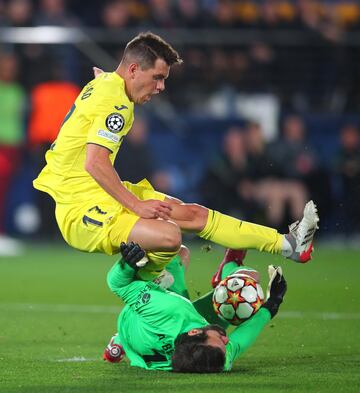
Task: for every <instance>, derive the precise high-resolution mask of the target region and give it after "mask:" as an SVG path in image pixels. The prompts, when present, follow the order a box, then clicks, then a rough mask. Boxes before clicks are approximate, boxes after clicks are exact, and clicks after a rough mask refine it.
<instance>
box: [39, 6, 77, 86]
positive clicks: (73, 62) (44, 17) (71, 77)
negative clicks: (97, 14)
mask: <svg viewBox="0 0 360 393" xmlns="http://www.w3.org/2000/svg"><path fill="white" fill-rule="evenodd" d="M34 24H35V25H36V26H64V27H73V26H78V25H79V20H78V19H77V18H76V17H74V16H73V15H72V14H70V13H69V11H68V9H67V6H66V0H40V4H39V9H38V12H37V14H36V17H35V18H34ZM46 51H47V53H50V54H51V57H53V58H54V60H55V62H56V63H58V64H60V66H61V68H62V70H63V78H64V79H66V80H68V81H72V82H74V83H79V82H80V80H81V77H80V69H79V67H80V64H79V53H78V51H77V49H76V47H75V46H74V45H72V44H56V45H47V48H46Z"/></svg>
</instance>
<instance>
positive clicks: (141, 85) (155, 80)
mask: <svg viewBox="0 0 360 393" xmlns="http://www.w3.org/2000/svg"><path fill="white" fill-rule="evenodd" d="M169 71H170V67H169V66H168V65H167V64H166V62H165V61H164V60H162V59H157V60H156V61H155V64H154V66H153V67H152V68H148V69H142V68H141V66H140V65H136V67H135V68H134V69H133V71H132V73H131V82H132V83H131V91H130V92H129V93H130V96H131V100H132V101H133V102H134V103H136V104H144V103H145V102H148V101H150V100H151V97H152V96H153V95H155V94H159V93H161V92H162V91H164V90H165V79H166V78H167V77H168V76H169Z"/></svg>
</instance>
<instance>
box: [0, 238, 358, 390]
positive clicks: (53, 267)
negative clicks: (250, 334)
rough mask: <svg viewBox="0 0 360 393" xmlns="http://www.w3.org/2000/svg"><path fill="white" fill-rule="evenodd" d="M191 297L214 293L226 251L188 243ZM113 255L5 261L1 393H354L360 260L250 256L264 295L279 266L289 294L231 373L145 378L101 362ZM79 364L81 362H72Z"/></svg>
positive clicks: (113, 311) (112, 310) (36, 250)
mask: <svg viewBox="0 0 360 393" xmlns="http://www.w3.org/2000/svg"><path fill="white" fill-rule="evenodd" d="M191 250H192V263H191V266H190V268H189V271H188V273H187V278H188V283H189V289H190V294H191V295H192V297H196V296H197V295H198V294H203V293H204V292H206V291H207V290H208V289H209V284H208V281H209V278H210V276H211V274H212V272H213V271H214V270H215V268H216V266H217V263H218V262H219V260H220V259H221V256H222V250H221V248H217V247H214V248H212V250H210V251H209V252H206V251H205V250H202V249H201V244H200V243H194V244H192V246H191ZM114 261H115V258H111V257H107V256H103V255H90V254H84V253H80V252H77V251H75V250H73V249H71V248H69V247H66V246H64V247H62V246H52V247H50V246H44V245H38V246H32V247H31V246H28V249H27V252H26V256H23V257H21V258H0V392H1V393H3V392H24V393H25V392H26V393H32V392H37V393H42V392H44V393H45V392H46V393H48V392H51V393H53V392H54V393H55V392H61V393H65V392H84V393H85V392H89V393H91V392H140V391H141V392H146V393H147V392H160V393H161V392H170V391H171V392H173V393H176V392H196V393H198V392H211V391H213V392H231V393H234V392H242V391H246V392H285V391H286V392H296V393H298V392H306V393H313V392H358V391H359V389H360V388H359V386H360V377H359V370H360V296H359V295H360V286H359V277H360V253H359V251H343V250H329V249H327V248H326V247H325V246H323V247H319V249H318V250H316V256H315V260H314V261H313V262H312V263H310V264H308V265H305V266H302V265H297V264H294V263H291V262H287V261H284V260H283V259H282V258H280V257H272V256H268V255H265V254H259V253H255V252H252V253H249V256H248V257H247V263H248V264H249V265H251V266H253V267H255V268H257V269H258V270H259V271H260V273H261V274H262V277H263V287H264V289H265V288H266V284H265V282H266V276H265V274H266V273H265V272H266V266H267V264H269V263H275V264H276V263H278V264H279V263H281V264H282V266H283V268H284V273H285V275H286V278H287V280H288V286H289V290H288V294H287V296H286V301H285V303H284V304H283V306H282V308H281V310H280V313H279V315H278V317H277V318H275V319H274V320H273V321H271V323H270V325H269V326H268V327H267V328H266V329H265V330H264V332H263V334H262V335H261V336H260V338H259V339H258V341H257V342H256V343H255V344H254V346H253V347H252V348H250V350H249V351H248V352H247V353H246V354H244V355H243V357H241V358H240V359H239V360H238V361H237V362H236V363H235V365H234V367H233V370H232V372H231V373H228V374H219V375H185V374H182V375H180V374H172V373H166V372H146V371H144V370H141V369H136V368H134V367H130V366H129V365H128V363H127V362H123V363H121V364H108V363H105V362H103V361H102V359H101V355H102V352H103V349H104V347H105V345H106V344H107V342H108V340H109V338H110V336H111V335H112V334H113V333H114V331H115V326H116V318H117V308H118V307H119V309H120V307H121V303H120V302H119V300H118V299H117V298H116V297H115V296H114V295H112V294H111V293H110V291H109V290H108V288H107V287H106V283H105V275H106V273H107V271H108V269H109V268H110V266H111V265H112V263H113V262H114ZM75 358H82V359H85V360H84V361H73V362H70V361H66V360H69V359H75Z"/></svg>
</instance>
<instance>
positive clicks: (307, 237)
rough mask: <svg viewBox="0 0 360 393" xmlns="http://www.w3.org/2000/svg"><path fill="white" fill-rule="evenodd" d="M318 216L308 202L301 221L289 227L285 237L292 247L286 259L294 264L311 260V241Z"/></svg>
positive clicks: (313, 204)
mask: <svg viewBox="0 0 360 393" xmlns="http://www.w3.org/2000/svg"><path fill="white" fill-rule="evenodd" d="M318 222H319V216H318V213H317V208H316V205H315V203H314V202H313V201H309V202H308V203H307V204H306V205H305V208H304V216H303V218H302V220H301V221H300V222H299V221H296V222H294V223H293V224H291V225H290V226H289V233H288V234H286V235H285V237H286V239H287V241H288V242H289V243H290V245H291V247H292V250H293V252H292V254H291V255H290V256H289V257H288V258H289V259H292V260H293V261H295V262H300V263H306V262H308V261H310V259H311V253H312V251H313V239H314V235H315V232H316V230H317V229H319V226H318Z"/></svg>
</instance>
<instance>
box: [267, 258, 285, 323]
mask: <svg viewBox="0 0 360 393" xmlns="http://www.w3.org/2000/svg"><path fill="white" fill-rule="evenodd" d="M268 272H269V277H270V281H269V285H268V288H267V300H266V302H265V303H264V304H263V307H264V308H267V309H268V310H269V311H270V314H271V318H274V316H275V315H276V314H277V312H278V311H279V307H280V304H281V303H282V302H283V299H284V296H285V293H286V290H287V283H286V280H285V278H284V276H283V274H282V269H281V267H280V266H278V267H275V266H272V265H270V266H269V269H268Z"/></svg>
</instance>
